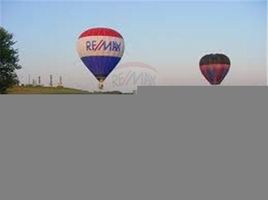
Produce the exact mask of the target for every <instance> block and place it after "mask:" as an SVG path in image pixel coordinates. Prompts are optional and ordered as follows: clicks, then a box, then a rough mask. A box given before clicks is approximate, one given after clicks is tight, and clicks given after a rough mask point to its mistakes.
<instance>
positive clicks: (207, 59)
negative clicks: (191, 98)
mask: <svg viewBox="0 0 268 200" xmlns="http://www.w3.org/2000/svg"><path fill="white" fill-rule="evenodd" d="M230 66H231V62H230V59H229V58H228V57H227V56H226V55H224V54H208V55H205V56H203V57H202V58H201V59H200V62H199V67H200V70H201V72H202V74H203V75H204V77H205V78H206V79H207V80H208V82H209V83H210V84H211V85H219V84H221V82H222V80H223V79H224V78H225V76H226V75H227V73H228V72H229V69H230Z"/></svg>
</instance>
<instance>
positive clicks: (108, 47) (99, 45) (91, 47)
mask: <svg viewBox="0 0 268 200" xmlns="http://www.w3.org/2000/svg"><path fill="white" fill-rule="evenodd" d="M86 50H87V51H100V50H104V51H116V52H120V50H121V43H120V42H117V41H108V42H107V41H104V40H100V41H99V42H98V41H97V40H92V41H87V42H86Z"/></svg>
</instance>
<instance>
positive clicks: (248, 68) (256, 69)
mask: <svg viewBox="0 0 268 200" xmlns="http://www.w3.org/2000/svg"><path fill="white" fill-rule="evenodd" d="M1 4H2V5H1V9H2V10H1V25H2V26H3V27H4V28H5V29H7V30H8V31H9V32H12V33H13V34H14V37H15V40H17V44H16V47H17V48H18V49H19V53H20V63H21V65H22V66H23V68H22V70H20V72H19V76H20V79H21V80H22V82H27V79H28V74H31V77H37V76H38V75H41V76H42V79H43V82H44V83H45V84H47V83H48V76H49V74H54V76H55V77H57V76H59V75H62V76H63V80H64V84H65V85H67V86H71V87H78V88H83V89H91V87H92V85H93V86H95V85H96V84H97V81H95V80H94V78H93V76H92V75H91V73H90V72H89V71H88V70H87V69H86V67H84V65H83V64H82V62H81V61H80V59H79V57H78V54H77V52H76V41H77V37H78V36H79V34H80V33H81V32H82V31H84V30H85V29H87V28H90V27H95V26H101V27H103V26H105V27H111V28H114V29H116V30H118V31H119V32H120V33H121V34H122V35H123V37H124V39H125V54H124V56H123V58H122V60H121V62H120V63H127V62H141V63H144V64H147V65H150V66H152V67H153V68H155V70H156V71H157V80H158V84H160V85H207V82H206V80H205V79H204V78H203V77H202V75H201V73H200V71H199V66H198V62H199V59H200V57H202V56H203V55H204V54H206V53H212V52H222V53H225V54H226V55H228V56H229V57H230V59H231V62H232V66H231V70H230V72H229V74H228V76H227V77H226V79H225V80H224V81H223V83H222V84H223V85H265V84H266V12H267V11H266V1H264V0H263V1H257V0H255V1H254V0H252V1H173V2H166V1H162V2H161V1H160V2H159V1H155V2H154V1H150V2H149V1H148V2H146V1H140V2H127V1H121V2H117V1H109V2H102V1H101V2H99V1H41V2H40V1H39V2H38V1H12V0H9V1H5V0H4V1H3V0H1ZM94 84H95V85H94Z"/></svg>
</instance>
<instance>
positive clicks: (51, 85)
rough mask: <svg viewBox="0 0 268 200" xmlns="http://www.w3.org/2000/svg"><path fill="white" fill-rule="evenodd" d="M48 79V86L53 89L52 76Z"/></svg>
mask: <svg viewBox="0 0 268 200" xmlns="http://www.w3.org/2000/svg"><path fill="white" fill-rule="evenodd" d="M49 78H50V81H49V86H50V87H53V76H52V74H51V75H50V76H49Z"/></svg>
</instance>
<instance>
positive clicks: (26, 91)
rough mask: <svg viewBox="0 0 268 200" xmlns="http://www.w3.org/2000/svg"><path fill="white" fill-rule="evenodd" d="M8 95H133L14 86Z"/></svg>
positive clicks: (63, 88) (62, 88)
mask: <svg viewBox="0 0 268 200" xmlns="http://www.w3.org/2000/svg"><path fill="white" fill-rule="evenodd" d="M7 93H8V94H133V93H122V92H119V91H110V92H102V91H94V92H88V91H84V90H78V89H73V88H65V87H42V86H15V87H12V88H9V89H8V90H7Z"/></svg>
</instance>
